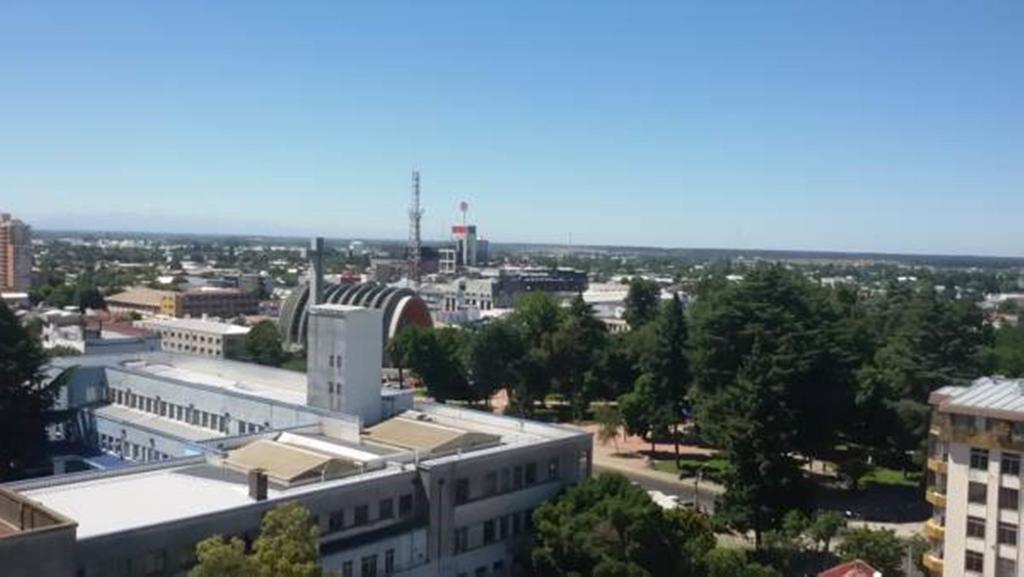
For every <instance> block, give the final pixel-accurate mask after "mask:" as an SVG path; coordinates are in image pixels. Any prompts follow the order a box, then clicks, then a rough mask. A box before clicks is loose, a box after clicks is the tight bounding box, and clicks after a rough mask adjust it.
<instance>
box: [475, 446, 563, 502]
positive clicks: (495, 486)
mask: <svg viewBox="0 0 1024 577" xmlns="http://www.w3.org/2000/svg"><path fill="white" fill-rule="evenodd" d="M499 475H500V479H499ZM560 476H561V471H560V470H559V461H558V457H554V458H552V459H551V460H550V461H548V464H547V480H548V481H557V480H558V479H559V478H560ZM536 484H537V463H526V464H525V465H516V466H514V467H505V468H503V469H501V471H500V472H499V471H490V472H488V473H487V474H486V475H485V476H484V484H483V487H482V490H481V492H480V495H479V496H478V497H476V498H480V499H484V498H487V497H491V496H493V495H498V494H501V493H508V492H510V491H518V490H520V489H522V488H524V487H530V486H532V485H536ZM472 498H473V497H472V491H471V487H470V479H469V478H468V477H462V478H459V479H456V480H455V504H456V505H462V504H463V503H468V502H469V501H470V500H471V499H472Z"/></svg>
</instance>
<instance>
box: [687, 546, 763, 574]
mask: <svg viewBox="0 0 1024 577" xmlns="http://www.w3.org/2000/svg"><path fill="white" fill-rule="evenodd" d="M705 562H706V564H707V568H708V572H707V575H708V577H780V576H779V573H778V571H776V570H775V569H772V568H771V567H767V566H764V565H761V564H759V563H755V562H753V561H750V560H748V559H747V553H746V551H743V550H742V549H730V548H725V547H716V548H714V549H712V550H711V551H710V552H708V554H707V556H706V557H705Z"/></svg>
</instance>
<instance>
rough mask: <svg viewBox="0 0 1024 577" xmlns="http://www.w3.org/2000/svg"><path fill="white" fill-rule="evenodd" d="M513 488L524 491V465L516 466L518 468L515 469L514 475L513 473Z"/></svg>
mask: <svg viewBox="0 0 1024 577" xmlns="http://www.w3.org/2000/svg"><path fill="white" fill-rule="evenodd" d="M512 486H513V487H515V488H516V489H522V488H523V466H522V465H516V467H515V470H514V473H513V479H512Z"/></svg>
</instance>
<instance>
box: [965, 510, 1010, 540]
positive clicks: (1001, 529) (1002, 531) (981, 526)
mask: <svg viewBox="0 0 1024 577" xmlns="http://www.w3.org/2000/svg"><path fill="white" fill-rule="evenodd" d="M967 536H968V537H976V538H978V539H984V538H985V519H982V518H981V517H971V516H968V517H967ZM996 542H997V543H999V544H1001V545H1013V546H1016V545H1017V526H1016V525H1013V524H1010V523H1002V522H1000V523H999V526H998V528H997V529H996Z"/></svg>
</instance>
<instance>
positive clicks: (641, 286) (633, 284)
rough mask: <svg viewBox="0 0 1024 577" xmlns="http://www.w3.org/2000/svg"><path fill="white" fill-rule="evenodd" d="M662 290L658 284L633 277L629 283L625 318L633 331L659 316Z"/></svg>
mask: <svg viewBox="0 0 1024 577" xmlns="http://www.w3.org/2000/svg"><path fill="white" fill-rule="evenodd" d="M660 297H661V289H660V288H659V287H658V283H656V282H654V281H651V280H647V279H644V278H641V277H633V279H632V280H630V281H629V292H628V293H626V311H625V313H624V314H623V318H625V319H626V322H627V323H629V327H630V328H631V329H638V328H640V327H642V326H643V325H645V324H647V323H649V322H651V321H653V320H654V319H655V317H656V316H657V314H658V300H659V299H660Z"/></svg>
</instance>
